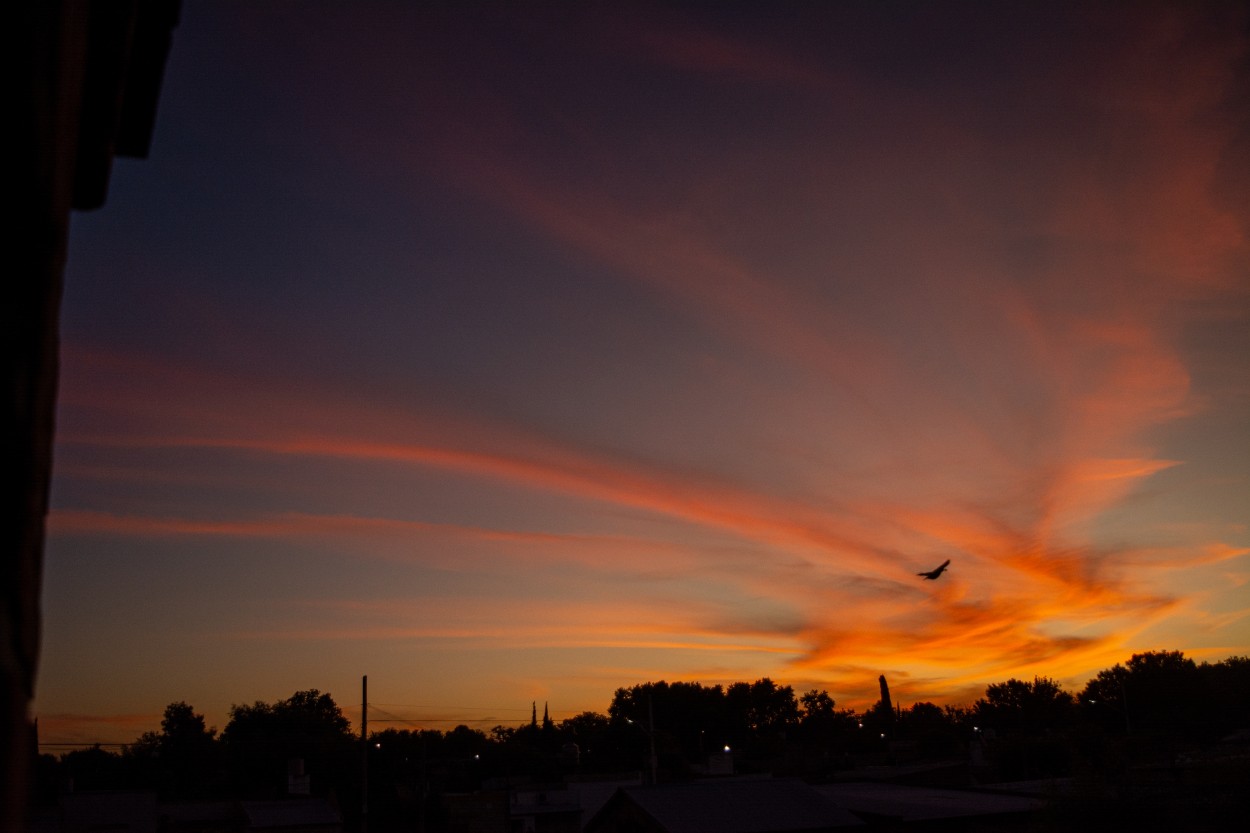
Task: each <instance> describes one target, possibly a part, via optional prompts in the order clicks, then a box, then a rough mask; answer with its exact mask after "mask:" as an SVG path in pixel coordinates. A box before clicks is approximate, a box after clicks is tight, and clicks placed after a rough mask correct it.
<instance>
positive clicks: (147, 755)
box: [126, 701, 220, 798]
mask: <svg viewBox="0 0 1250 833" xmlns="http://www.w3.org/2000/svg"><path fill="white" fill-rule="evenodd" d="M216 734H217V730H216V729H209V728H208V727H207V726H206V725H205V722H204V715H202V714H197V713H196V712H195V710H194V709H193V708H192V707H191V706H189V705H187V703H185V702H183V701H178V702H176V703H170V704H169V705H168V706H166V707H165V716H164V718H163V719H162V720H161V731H160V733H159V734H158V733H156V732H145V733H144V734H142V735H140V736H139V738H138V739H137V740H136V741H135V742H134V743H133V744H131V745H130V746H129V747H127V749H126V757H128V758H129V759H130V760H131V761H132V763H133V766H134V768H135V771H136V773H137V775H136V777H137V779H138V780H139V781H140V782H142V783H145V784H147V785H148V786H151V787H154V788H156V790H157V791H158V792H159V793H160V794H161V795H162V796H166V797H173V798H200V797H204V796H207V795H210V794H212V793H213V792H214V791H215V790H216V789H217V787H218V781H219V778H220V765H219V756H218V747H217V742H216V741H215V739H214V736H215V735H216Z"/></svg>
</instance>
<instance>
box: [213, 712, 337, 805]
mask: <svg viewBox="0 0 1250 833" xmlns="http://www.w3.org/2000/svg"><path fill="white" fill-rule="evenodd" d="M221 742H222V745H223V746H224V747H225V749H226V752H227V755H228V757H229V759H230V762H231V766H232V771H233V774H234V776H235V779H236V781H235V784H236V788H237V789H238V790H239V791H240V792H242V793H244V794H252V795H273V794H280V793H282V792H284V791H285V788H286V776H287V765H288V762H289V761H291V760H292V759H301V760H303V761H304V765H305V770H306V772H307V773H308V775H309V778H310V782H311V785H312V790H313V792H314V793H319V792H326V791H329V790H330V789H332V788H337V787H342V786H345V785H347V784H348V783H351V782H352V781H353V780H354V779H353V777H352V776H353V775H354V773H355V771H356V767H355V766H354V762H355V760H356V755H355V754H353V751H354V750H353V747H354V743H355V740H354V738H353V737H352V734H351V722H350V721H349V720H348V719H347V717H346V716H344V715H343V713H342V711H341V710H340V709H339V707H338V705H337V704H336V703H335V702H334V699H333V698H332V697H331V696H330V695H329V694H322V693H321V692H320V691H317V690H316V689H309V690H307V691H297V692H295V694H293V695H291V696H290V697H288V698H287V699H285V700H279V701H277V702H276V703H272V704H270V703H264V702H261V701H257V702H255V703H253V704H252V705H250V706H247V705H235V706H232V707H231V709H230V721H229V722H228V723H227V724H226V728H225V729H223V730H222V732H221Z"/></svg>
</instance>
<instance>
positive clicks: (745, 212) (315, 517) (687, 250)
mask: <svg viewBox="0 0 1250 833" xmlns="http://www.w3.org/2000/svg"><path fill="white" fill-rule="evenodd" d="M427 5H429V6H432V7H427ZM1248 234H1250V13H1248V11H1247V8H1246V6H1245V5H1244V4H1242V3H1238V2H1227V3H1210V4H1207V5H1205V6H1199V5H1192V6H1191V5H1189V4H1160V5H1149V4H1139V3H1125V4H1111V5H1108V4H1101V5H1100V4H1090V3H1081V4H1066V5H1065V4H1057V3H989V2H986V3H972V2H961V3H919V2H916V3H906V2H884V3H868V2H863V3H854V2H851V3H805V4H784V3H769V4H755V5H748V4H732V5H730V6H729V7H728V8H726V7H725V5H724V4H720V3H712V2H708V3H697V4H695V3H691V4H659V3H656V4H651V3H646V4H637V3H594V4H522V3H516V4H506V5H505V4H487V3H472V4H459V3H445V4H416V3H412V4H409V3H399V2H393V3H371V4H355V3H353V4H343V3H329V2H326V3H309V2H304V3H268V4H258V3H241V2H235V3H216V2H214V3H208V2H187V3H185V4H184V8H183V15H182V21H181V24H180V26H179V27H178V29H177V30H175V34H174V44H173V50H172V54H171V57H170V61H169V64H168V67H167V75H166V78H165V82H164V87H163V90H162V97H161V107H160V111H159V113H158V120H157V125H156V133H155V137H154V142H153V148H152V153H151V158H150V159H147V160H145V161H131V160H119V161H118V162H117V164H116V166H115V169H114V174H113V182H112V186H111V190H110V195H109V202H108V204H107V205H106V206H105V207H104V208H103V209H101V210H99V211H97V212H94V213H90V214H79V215H76V216H75V218H74V221H73V230H72V240H71V251H70V261H69V265H68V268H67V273H66V289H65V300H64V306H63V314H62V322H63V332H62V343H63V352H62V378H61V390H60V407H59V416H58V437H57V445H56V457H55V469H54V485H53V490H52V512H51V515H50V517H49V520H48V531H49V538H48V545H47V556H46V575H45V585H44V596H43V599H44V616H45V620H44V628H45V631H44V642H43V657H42V664H41V671H40V678H39V683H38V690H37V700H36V716H37V717H39V720H40V735H41V738H40V739H41V740H42V741H44V742H46V743H52V742H82V741H102V742H125V741H129V740H133V739H134V738H135V737H136V736H137V735H138V734H139V733H140V732H142V731H144V730H147V729H152V728H156V727H157V726H158V724H159V720H160V714H161V711H162V710H163V708H164V707H165V705H166V704H167V703H170V702H172V701H177V700H185V701H187V702H189V703H191V704H192V705H193V706H194V707H195V708H196V709H197V710H198V711H202V712H204V713H205V714H206V715H207V717H208V722H209V724H210V725H216V726H217V727H218V728H220V727H222V726H224V724H225V721H226V719H227V711H228V709H229V707H230V705H231V704H232V703H250V702H252V701H255V700H266V701H272V700H277V699H281V698H284V697H287V696H289V695H290V694H292V693H293V692H295V691H297V690H301V689H307V688H318V689H320V690H322V691H329V692H331V693H332V694H333V695H334V697H335V699H336V700H337V701H338V702H339V704H340V705H343V706H344V707H346V708H347V710H348V711H349V713H350V714H351V716H352V717H353V719H354V720H355V719H356V718H358V716H359V701H360V677H361V675H363V674H368V675H369V690H370V701H371V702H373V703H374V704H376V708H377V711H376V712H374V713H371V719H373V720H382V719H389V720H396V719H403V720H406V721H409V722H407V723H390V724H380V725H379V726H378V728H384V727H386V726H391V727H396V728H406V727H413V726H416V725H420V726H424V727H430V728H438V729H449V728H451V727H452V726H454V725H455V724H457V723H468V724H469V725H471V726H475V727H477V728H482V729H486V730H488V729H489V728H490V727H491V726H493V725H496V724H505V725H518V724H520V723H522V722H524V721H527V720H528V719H529V715H530V704H531V702H532V701H537V702H538V705H539V708H540V709H541V707H542V705H543V703H544V702H546V703H549V705H550V710H551V714H552V717H554V718H556V719H557V720H558V719H561V718H563V717H566V716H569V715H572V714H575V713H577V712H580V711H583V710H595V711H606V710H607V707H608V704H609V702H610V701H611V697H612V693H613V691H614V690H615V689H616V688H617V687H620V686H626V685H632V684H635V683H640V682H645V681H648V680H659V679H666V680H669V681H673V680H687V681H699V682H702V683H704V684H707V685H712V684H716V683H731V682H735V681H740V680H741V681H751V680H755V679H758V678H760V677H764V676H769V677H771V678H773V679H774V680H776V681H778V682H780V683H782V684H787V685H792V686H794V688H795V690H796V692H802V691H806V690H808V689H811V688H821V689H827V690H828V691H829V693H830V694H831V695H832V696H833V698H834V699H835V700H836V701H837V703H838V705H839V706H842V707H856V708H862V707H864V706H867V705H869V704H870V703H871V702H872V701H873V700H875V699H876V697H877V684H876V680H877V675H878V674H882V673H884V674H885V675H886V677H887V678H888V680H889V682H890V686H891V690H892V693H893V694H894V699H895V700H896V701H898V702H901V703H902V704H903V705H904V706H907V705H910V704H911V703H913V702H916V701H918V700H931V701H935V702H939V703H968V702H970V701H971V700H973V699H975V698H976V697H977V696H979V695H981V694H983V693H984V688H985V685H986V684H988V683H992V682H1001V681H1003V680H1006V679H1008V678H1009V677H1018V678H1026V679H1032V677H1033V675H1035V674H1042V675H1047V676H1051V677H1054V678H1056V679H1058V680H1060V681H1061V682H1063V683H1064V684H1065V685H1067V686H1069V687H1072V688H1079V687H1080V686H1081V685H1083V684H1084V683H1085V681H1086V680H1088V679H1089V678H1090V677H1091V676H1093V674H1094V673H1096V672H1097V671H1098V670H1099V669H1102V668H1106V667H1109V666H1111V665H1113V664H1114V663H1116V662H1120V661H1124V660H1126V659H1127V658H1128V657H1129V655H1130V654H1131V653H1133V652H1135V651H1141V650H1150V649H1171V650H1183V651H1185V653H1186V654H1187V655H1189V656H1191V657H1193V658H1195V659H1197V660H1204V659H1205V660H1210V661H1217V660H1221V659H1224V658H1226V657H1228V656H1230V655H1234V654H1246V653H1250V530H1248V524H1250V244H1248V242H1247V235H1248ZM948 558H949V559H951V566H950V568H949V570H948V571H947V572H946V574H945V575H944V576H943V577H942V578H941V579H940V580H938V581H932V582H930V581H923V580H921V579H919V578H918V577H917V576H916V575H915V574H916V573H917V572H918V571H921V570H929V569H931V568H933V567H935V566H936V565H938V564H939V563H941V562H942V561H943V560H945V559H948ZM656 722H657V724H660V725H662V723H663V716H662V715H659V714H657V715H656Z"/></svg>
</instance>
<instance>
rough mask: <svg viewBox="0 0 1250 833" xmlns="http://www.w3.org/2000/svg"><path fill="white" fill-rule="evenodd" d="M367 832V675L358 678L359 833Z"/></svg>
mask: <svg viewBox="0 0 1250 833" xmlns="http://www.w3.org/2000/svg"><path fill="white" fill-rule="evenodd" d="M368 830H369V675H368V674H365V675H364V676H363V677H361V678H360V833H368Z"/></svg>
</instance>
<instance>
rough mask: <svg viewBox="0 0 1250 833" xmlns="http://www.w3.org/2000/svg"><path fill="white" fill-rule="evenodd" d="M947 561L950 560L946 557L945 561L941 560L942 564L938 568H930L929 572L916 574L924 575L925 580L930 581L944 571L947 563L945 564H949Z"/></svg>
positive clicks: (949, 561)
mask: <svg viewBox="0 0 1250 833" xmlns="http://www.w3.org/2000/svg"><path fill="white" fill-rule="evenodd" d="M949 563H951V560H950V559H949V558H948V559H946V560H945V561H943V562H942V566H941V567H938V568H937V569H935V570H930V571H929V572H927V573H916V575H918V576H924V577H925V580H926V581H932V580H933V579H935V578H937V577H938V576H940V575H942V573H943V572H945V571H946V565H947V564H949Z"/></svg>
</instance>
